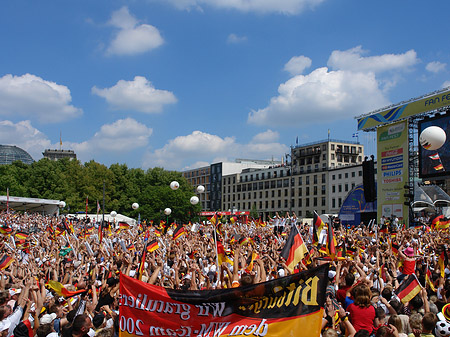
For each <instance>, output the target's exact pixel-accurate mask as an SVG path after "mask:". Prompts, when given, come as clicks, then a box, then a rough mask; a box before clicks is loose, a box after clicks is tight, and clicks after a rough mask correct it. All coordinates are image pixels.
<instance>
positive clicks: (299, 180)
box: [298, 177, 302, 186]
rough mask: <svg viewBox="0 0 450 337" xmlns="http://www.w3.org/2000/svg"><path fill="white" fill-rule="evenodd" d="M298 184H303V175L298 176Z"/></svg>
mask: <svg viewBox="0 0 450 337" xmlns="http://www.w3.org/2000/svg"><path fill="white" fill-rule="evenodd" d="M298 185H299V186H302V177H298Z"/></svg>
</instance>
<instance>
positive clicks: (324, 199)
mask: <svg viewBox="0 0 450 337" xmlns="http://www.w3.org/2000/svg"><path fill="white" fill-rule="evenodd" d="M326 205H327V203H326V198H325V197H322V206H326ZM324 213H325V212H324Z"/></svg>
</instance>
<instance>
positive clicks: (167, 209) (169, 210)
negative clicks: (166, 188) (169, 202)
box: [164, 207, 172, 224]
mask: <svg viewBox="0 0 450 337" xmlns="http://www.w3.org/2000/svg"><path fill="white" fill-rule="evenodd" d="M171 213H172V210H171V209H170V208H169V207H167V208H166V209H165V210H164V214H165V215H167V222H166V224H169V215H170V214H171Z"/></svg>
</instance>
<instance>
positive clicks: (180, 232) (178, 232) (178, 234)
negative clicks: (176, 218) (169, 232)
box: [173, 224, 186, 240]
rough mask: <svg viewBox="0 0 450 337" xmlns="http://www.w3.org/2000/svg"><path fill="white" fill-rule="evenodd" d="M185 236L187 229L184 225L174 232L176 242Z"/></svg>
mask: <svg viewBox="0 0 450 337" xmlns="http://www.w3.org/2000/svg"><path fill="white" fill-rule="evenodd" d="M184 234H186V228H184V226H183V225H182V224H179V225H178V227H177V228H176V229H175V231H174V232H173V239H174V240H176V239H179V238H181V237H182V236H183V235H184Z"/></svg>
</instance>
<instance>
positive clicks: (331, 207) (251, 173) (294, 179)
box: [221, 139, 364, 217]
mask: <svg viewBox="0 0 450 337" xmlns="http://www.w3.org/2000/svg"><path fill="white" fill-rule="evenodd" d="M287 159H290V160H287V164H283V165H274V166H271V167H269V168H264V169H256V168H249V169H245V170H242V171H241V172H239V173H233V174H230V175H224V176H223V177H222V191H221V192H222V198H221V199H222V204H221V209H222V210H237V211H251V210H253V211H255V212H257V213H258V214H259V216H263V217H267V216H270V215H273V214H274V213H275V212H282V213H284V212H286V211H291V212H292V211H295V213H296V214H297V215H298V216H299V217H311V216H312V213H313V211H317V212H318V213H319V214H324V213H327V214H336V213H338V211H339V208H340V206H341V204H342V202H343V200H344V199H345V196H346V195H347V194H348V193H349V192H350V191H351V189H352V188H353V187H354V186H356V185H358V184H360V183H362V162H363V159H364V147H363V145H361V144H359V143H358V142H351V141H339V140H331V139H329V140H324V141H319V142H315V143H310V144H305V145H301V146H296V147H292V149H291V154H290V155H287ZM291 173H292V174H291ZM333 186H334V187H333Z"/></svg>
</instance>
